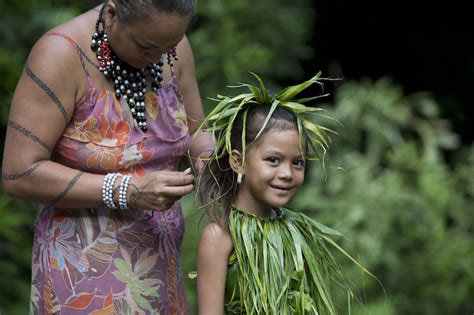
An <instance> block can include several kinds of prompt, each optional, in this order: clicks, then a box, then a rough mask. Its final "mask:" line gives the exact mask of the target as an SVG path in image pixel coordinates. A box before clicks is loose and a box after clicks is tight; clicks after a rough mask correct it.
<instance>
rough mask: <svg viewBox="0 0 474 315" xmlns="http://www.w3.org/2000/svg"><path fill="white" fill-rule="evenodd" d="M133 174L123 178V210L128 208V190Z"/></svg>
mask: <svg viewBox="0 0 474 315" xmlns="http://www.w3.org/2000/svg"><path fill="white" fill-rule="evenodd" d="M131 178H132V176H130V175H127V176H124V177H123V178H122V181H121V182H120V187H119V207H120V209H122V210H125V209H127V190H128V184H129V183H130V179H131Z"/></svg>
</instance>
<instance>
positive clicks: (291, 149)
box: [254, 129, 306, 154]
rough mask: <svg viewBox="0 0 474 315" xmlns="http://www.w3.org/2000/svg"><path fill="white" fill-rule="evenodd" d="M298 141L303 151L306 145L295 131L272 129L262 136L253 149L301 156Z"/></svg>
mask: <svg viewBox="0 0 474 315" xmlns="http://www.w3.org/2000/svg"><path fill="white" fill-rule="evenodd" d="M300 139H301V145H302V146H303V149H304V148H305V144H306V143H305V140H304V137H302V136H300V135H299V134H298V131H297V130H296V129H286V130H281V129H272V130H269V131H268V132H267V133H265V134H263V135H262V136H261V137H260V138H259V139H258V141H256V142H255V143H254V145H255V149H258V150H259V151H262V150H266V151H270V150H274V151H281V152H282V153H283V152H288V153H293V154H302V153H301V150H300V149H301V146H300Z"/></svg>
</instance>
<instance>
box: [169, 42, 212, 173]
mask: <svg viewBox="0 0 474 315" xmlns="http://www.w3.org/2000/svg"><path fill="white" fill-rule="evenodd" d="M177 51H178V57H179V62H178V64H177V66H178V69H177V71H178V80H179V89H180V91H181V94H182V95H183V102H184V107H185V109H186V114H187V115H188V127H189V132H190V134H191V135H192V141H191V149H190V153H191V157H192V158H194V159H196V158H199V157H208V156H210V155H211V153H212V152H213V151H214V142H213V140H212V136H211V134H210V133H209V132H202V131H200V132H198V133H197V134H195V132H196V130H197V128H198V127H199V125H200V124H201V122H202V120H203V119H204V111H203V107H202V102H201V95H200V93H199V88H198V85H197V82H196V71H195V66H194V57H193V52H192V49H191V45H190V44H189V41H188V39H187V38H186V37H184V38H183V40H182V41H181V42H180V43H179V45H178V47H177ZM198 162H199V161H198ZM197 164H198V165H200V164H202V163H197ZM198 170H200V167H199V166H198Z"/></svg>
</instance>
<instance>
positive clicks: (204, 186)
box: [197, 104, 305, 230]
mask: <svg viewBox="0 0 474 315" xmlns="http://www.w3.org/2000/svg"><path fill="white" fill-rule="evenodd" d="M270 108H271V105H269V104H268V105H258V106H253V107H251V108H250V109H249V110H248V114H247V120H246V128H245V129H246V130H245V143H246V144H247V148H246V150H247V149H248V148H250V147H253V146H258V144H259V140H260V139H262V137H263V136H264V135H265V134H267V133H268V132H270V131H274V130H279V131H285V130H292V129H295V130H297V119H296V117H295V115H294V114H293V113H291V112H290V111H288V110H286V109H284V108H281V107H277V108H276V109H275V111H274V112H273V113H272V115H271V119H270V120H269V122H268V124H267V126H266V127H265V129H264V131H263V132H262V134H260V135H259V138H258V139H256V137H257V134H258V133H259V131H260V129H261V127H262V126H263V123H264V120H265V117H266V116H267V115H268V113H269V111H270ZM242 128H243V111H241V112H240V113H239V114H238V115H237V117H236V120H235V121H234V124H233V127H232V131H231V135H230V139H231V140H230V142H231V146H232V150H234V149H235V150H237V151H239V152H243V150H242V133H243V130H242ZM221 136H222V135H220V136H219V138H220V137H221ZM304 138H305V136H304V135H303V139H304ZM255 140H256V141H255ZM236 178H237V174H236V173H235V172H234V171H233V170H232V168H231V167H230V164H229V154H228V153H226V154H224V155H223V156H222V157H219V158H217V159H216V158H212V159H210V160H209V161H208V162H207V163H206V164H205V166H204V168H203V170H202V173H201V175H200V178H199V184H198V189H197V198H198V200H199V202H200V204H201V205H202V207H203V208H204V211H205V213H206V215H207V217H208V219H209V220H210V221H212V222H216V223H218V224H219V225H220V226H221V227H222V228H224V229H225V230H227V227H228V218H229V214H230V211H231V205H232V204H233V203H234V202H235V198H236V193H237V181H236Z"/></svg>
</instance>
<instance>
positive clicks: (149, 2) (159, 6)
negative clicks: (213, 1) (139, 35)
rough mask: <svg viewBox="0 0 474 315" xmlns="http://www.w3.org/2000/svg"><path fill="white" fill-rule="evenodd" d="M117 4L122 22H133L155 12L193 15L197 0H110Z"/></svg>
mask: <svg viewBox="0 0 474 315" xmlns="http://www.w3.org/2000/svg"><path fill="white" fill-rule="evenodd" d="M110 1H112V2H113V3H115V5H116V6H117V15H118V19H119V21H120V22H123V23H133V22H134V21H138V20H140V19H142V18H143V17H144V16H148V15H149V14H150V13H153V12H164V13H171V14H177V15H179V16H189V17H191V16H193V15H194V13H195V12H196V0H110Z"/></svg>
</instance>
